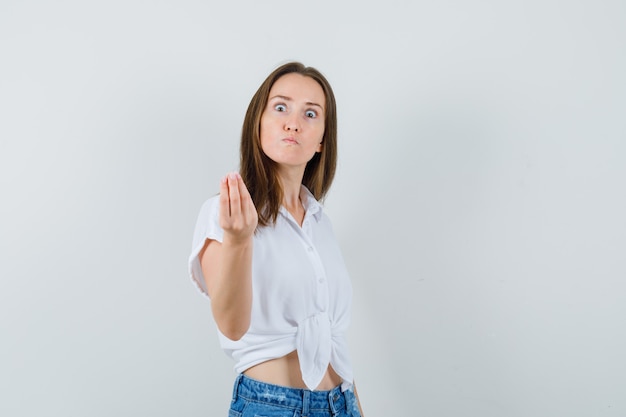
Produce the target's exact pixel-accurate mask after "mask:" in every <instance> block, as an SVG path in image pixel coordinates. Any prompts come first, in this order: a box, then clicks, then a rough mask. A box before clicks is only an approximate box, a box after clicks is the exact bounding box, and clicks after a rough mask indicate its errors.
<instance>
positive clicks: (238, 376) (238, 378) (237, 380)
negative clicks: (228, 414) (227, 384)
mask: <svg viewBox="0 0 626 417" xmlns="http://www.w3.org/2000/svg"><path fill="white" fill-rule="evenodd" d="M242 378H243V375H242V374H239V375H237V378H236V379H235V384H234V386H233V402H234V401H235V400H236V399H237V393H238V392H239V384H240V383H241V379H242Z"/></svg>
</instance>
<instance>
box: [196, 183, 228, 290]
mask: <svg viewBox="0 0 626 417" xmlns="http://www.w3.org/2000/svg"><path fill="white" fill-rule="evenodd" d="M219 203H220V198H219V195H217V196H214V197H211V198H210V199H208V200H207V201H206V202H205V203H204V204H203V205H202V208H201V209H200V214H198V220H197V221H196V229H195V230H194V233H193V241H192V244H191V255H189V275H191V279H192V280H193V281H194V282H195V283H196V285H197V286H198V288H199V289H200V291H202V292H203V293H204V294H205V295H207V296H208V295H209V294H208V292H207V289H206V283H205V281H204V274H203V273H202V267H201V265H200V256H199V255H200V251H201V250H202V248H203V247H204V244H205V242H206V240H207V239H212V240H216V241H218V242H221V241H222V240H223V238H224V230H223V229H222V228H221V227H220V223H219Z"/></svg>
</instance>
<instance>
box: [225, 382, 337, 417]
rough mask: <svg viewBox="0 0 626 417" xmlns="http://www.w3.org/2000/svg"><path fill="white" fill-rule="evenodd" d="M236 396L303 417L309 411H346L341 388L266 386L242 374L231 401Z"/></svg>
mask: <svg viewBox="0 0 626 417" xmlns="http://www.w3.org/2000/svg"><path fill="white" fill-rule="evenodd" d="M237 396H241V397H243V398H245V399H247V400H249V401H254V402H259V403H265V404H271V405H277V406H280V407H285V408H291V409H294V410H300V411H302V413H303V414H305V415H306V414H308V413H309V411H322V410H324V411H330V412H331V413H333V414H334V413H337V412H339V411H340V410H345V409H346V399H345V397H344V394H343V392H341V386H338V387H335V388H333V389H332V390H330V391H311V390H308V389H300V388H290V387H283V386H280V385H273V384H268V383H265V382H261V381H257V380H255V379H252V378H249V377H247V376H245V375H243V374H240V375H239V376H237V380H236V381H235V386H234V389H233V400H236V398H237Z"/></svg>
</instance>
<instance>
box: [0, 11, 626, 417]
mask: <svg viewBox="0 0 626 417" xmlns="http://www.w3.org/2000/svg"><path fill="white" fill-rule="evenodd" d="M625 21H626V3H624V2H623V1H618V0H615V1H609V0H600V1H598V0H594V1H591V0H574V1H570V2H565V1H557V0H542V1H537V0H530V1H509V2H501V1H495V0H484V1H470V2H467V1H441V2H408V1H405V2H402V1H387V2H367V1H366V2H361V1H352V2H302V3H300V2H291V3H290V2H276V1H266V2H262V1H246V2H236V1H234V2H214V1H191V0H178V1H172V0H169V1H153V2H149V1H138V0H124V1H120V0H112V1H106V2H105V1H100V2H85V1H77V0H74V1H71V0H70V1H60V2H44V1H11V0H9V1H7V0H3V2H2V3H1V4H0V62H1V63H0V187H1V189H0V227H1V229H0V256H1V262H0V415H3V416H11V417H18V416H29V417H30V416H33V417H34V416H54V417H56V416H59V417H72V416H77V417H78V416H81V417H82V416H90V417H105V416H111V415H116V416H129V417H130V416H148V415H149V416H153V417H158V416H182V415H185V416H190V417H191V416H198V417H200V416H219V415H226V410H227V407H228V402H229V400H230V392H231V386H232V382H233V379H234V377H235V374H234V371H233V370H232V366H233V364H232V362H231V361H230V360H229V359H228V358H227V357H226V356H225V355H224V354H223V353H222V352H221V350H220V349H219V345H218V342H217V336H216V334H215V325H214V323H213V320H212V318H211V315H210V309H209V303H208V301H207V300H206V299H205V298H204V297H203V296H201V295H200V294H199V293H198V292H197V291H196V289H195V288H194V286H193V284H192V283H191V281H190V279H189V277H188V274H187V257H188V253H189V250H190V245H191V237H192V232H193V226H194V224H195V221H196V215H197V213H198V210H199V208H200V205H201V204H202V202H203V201H204V200H205V199H207V198H208V197H210V196H211V195H213V194H215V193H216V192H217V190H218V182H219V179H220V178H221V176H222V175H224V174H225V173H226V172H229V171H232V170H235V169H237V163H238V141H239V133H240V128H241V122H242V120H243V115H244V112H245V109H246V107H247V104H248V102H249V100H250V98H251V97H252V94H253V93H254V91H255V90H256V88H257V87H258V85H259V84H260V83H261V81H262V80H263V79H264V78H265V76H266V75H267V74H268V73H269V72H270V71H271V70H272V69H274V68H275V67H276V66H278V65H279V64H281V63H284V62H286V61H288V60H294V59H295V60H300V61H302V62H304V63H305V64H307V65H312V66H315V67H317V68H319V69H320V70H321V71H322V72H323V73H324V74H325V75H326V76H327V77H328V79H329V80H330V82H331V84H332V85H333V87H334V89H335V93H336V96H337V100H338V106H339V125H340V128H339V130H340V132H339V133H340V137H339V140H340V165H339V168H338V174H337V179H336V182H335V184H334V186H333V189H332V190H331V192H330V195H329V197H328V199H327V201H326V210H327V212H328V213H329V215H330V216H331V218H332V220H333V224H334V228H335V231H336V234H337V236H338V239H339V240H340V244H341V247H342V249H343V252H344V256H345V259H346V263H347V265H348V268H349V270H350V272H351V275H352V279H353V285H354V289H355V302H354V313H353V316H354V318H353V325H352V328H351V331H350V343H351V351H352V355H353V362H354V365H355V375H356V381H357V386H358V387H359V393H360V395H361V400H362V403H363V406H364V408H365V411H366V415H367V416H368V417H373V416H398V415H405V416H433V417H434V416H458V415H462V416H468V417H470V416H472V417H474V416H475V417H479V416H480V417H488V416H493V417H501V416H511V417H517V416H524V417H527V416H533V417H534V416H546V417H553V416H568V417H577V416H581V417H583V416H585V417H586V416H624V415H626V397H625V396H624V393H625V392H626V355H624V352H626V303H625V300H626V298H625V295H626V283H625V278H626V256H625V255H626V220H625V216H624V213H626V164H625V161H626V116H625V115H626V77H625V76H624V74H626V52H625V51H626V25H624V22H625Z"/></svg>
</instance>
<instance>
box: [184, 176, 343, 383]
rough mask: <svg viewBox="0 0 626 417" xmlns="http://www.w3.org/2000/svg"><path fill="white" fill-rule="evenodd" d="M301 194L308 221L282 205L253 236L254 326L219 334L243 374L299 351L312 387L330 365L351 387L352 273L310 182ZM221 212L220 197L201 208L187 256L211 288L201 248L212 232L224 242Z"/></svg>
mask: <svg viewBox="0 0 626 417" xmlns="http://www.w3.org/2000/svg"><path fill="white" fill-rule="evenodd" d="M300 198H301V200H302V203H303V205H304V209H305V216H304V221H303V222H302V227H300V225H298V223H297V222H296V221H295V220H294V218H293V217H292V216H291V214H290V213H289V212H288V211H287V210H286V209H285V208H284V207H281V208H280V212H279V215H278V218H277V220H276V224H275V225H274V226H267V227H261V228H259V229H258V230H257V232H256V234H255V235H254V246H253V254H252V294H253V296H252V317H251V323H250V328H249V329H248V331H247V333H246V334H245V335H244V336H243V337H242V338H241V339H240V340H237V341H234V340H230V339H228V338H227V337H226V336H224V335H223V334H222V333H221V332H220V331H219V330H218V336H219V341H220V345H221V347H222V349H223V350H224V351H225V352H226V354H227V355H229V356H230V357H232V358H233V359H234V360H235V371H236V372H237V373H241V372H243V371H245V370H246V369H248V368H250V367H252V366H254V365H257V364H259V363H261V362H265V361H267V360H270V359H276V358H280V357H283V356H285V355H287V354H288V353H291V352H293V351H294V350H297V351H298V357H299V360H300V369H301V371H302V378H303V380H304V383H305V384H306V386H307V387H308V388H309V389H311V390H313V389H315V387H317V386H318V385H319V384H320V382H321V381H322V378H323V376H324V374H325V373H326V370H327V368H328V365H329V364H330V365H332V367H333V369H334V370H335V372H337V374H338V375H339V376H340V377H341V379H342V380H343V383H342V389H343V390H346V389H348V388H349V387H351V385H352V383H353V376H352V365H351V364H350V357H349V354H348V345H347V341H346V331H347V329H348V325H349V322H350V309H351V304H352V287H351V284H350V278H349V276H348V271H347V270H346V267H345V264H344V261H343V258H342V256H341V252H340V250H339V246H338V244H337V241H336V239H335V236H334V234H333V231H332V226H331V223H330V220H329V219H328V216H326V215H325V214H324V213H323V212H322V206H321V205H320V204H319V203H318V202H317V200H315V197H313V195H312V194H311V193H310V191H309V190H307V189H306V187H304V186H302V187H301V190H300ZM218 216H219V196H215V197H212V198H210V199H209V200H207V201H206V202H205V203H204V205H203V206H202V208H201V209H200V214H199V216H198V221H197V224H196V229H195V233H194V237H193V245H192V252H191V256H190V257H189V272H190V274H191V277H192V278H193V280H194V281H195V283H196V284H197V285H198V287H199V288H200V289H201V290H202V292H204V293H205V294H207V290H206V284H205V281H204V276H203V274H202V268H201V266H200V259H199V256H198V255H199V253H200V251H201V250H202V248H203V246H204V243H205V241H206V239H214V240H217V241H219V242H221V241H222V239H223V235H224V231H223V230H222V228H221V227H220V226H219V217H218ZM207 295H208V294H207Z"/></svg>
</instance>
